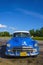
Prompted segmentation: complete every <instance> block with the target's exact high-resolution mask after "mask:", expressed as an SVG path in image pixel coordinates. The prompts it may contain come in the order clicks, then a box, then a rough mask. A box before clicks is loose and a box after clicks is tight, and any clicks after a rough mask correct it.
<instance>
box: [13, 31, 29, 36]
mask: <svg viewBox="0 0 43 65" xmlns="http://www.w3.org/2000/svg"><path fill="white" fill-rule="evenodd" d="M13 37H30V34H29V33H23V32H20V33H14V34H13Z"/></svg>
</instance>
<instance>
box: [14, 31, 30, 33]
mask: <svg viewBox="0 0 43 65" xmlns="http://www.w3.org/2000/svg"><path fill="white" fill-rule="evenodd" d="M20 32H23V33H29V31H15V32H14V33H20Z"/></svg>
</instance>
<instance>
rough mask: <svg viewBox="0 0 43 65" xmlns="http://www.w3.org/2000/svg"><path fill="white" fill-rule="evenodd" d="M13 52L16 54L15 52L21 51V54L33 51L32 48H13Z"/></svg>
mask: <svg viewBox="0 0 43 65" xmlns="http://www.w3.org/2000/svg"><path fill="white" fill-rule="evenodd" d="M12 51H13V52H15V51H19V52H24V51H25V52H33V49H32V48H23V47H22V48H13V49H12Z"/></svg>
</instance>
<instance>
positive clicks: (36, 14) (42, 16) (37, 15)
mask: <svg viewBox="0 0 43 65" xmlns="http://www.w3.org/2000/svg"><path fill="white" fill-rule="evenodd" d="M16 10H17V11H20V12H22V13H25V14H26V15H31V16H35V17H38V18H41V19H43V15H42V14H40V13H35V12H32V11H27V10H25V9H20V8H18V9H16Z"/></svg>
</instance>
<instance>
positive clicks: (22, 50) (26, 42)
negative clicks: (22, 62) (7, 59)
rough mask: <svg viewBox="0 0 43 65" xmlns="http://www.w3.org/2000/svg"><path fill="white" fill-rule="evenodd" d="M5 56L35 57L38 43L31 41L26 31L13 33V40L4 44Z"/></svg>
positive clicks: (37, 52)
mask: <svg viewBox="0 0 43 65" xmlns="http://www.w3.org/2000/svg"><path fill="white" fill-rule="evenodd" d="M5 54H6V55H7V56H37V55H38V54H39V46H38V42H37V41H35V40H33V39H32V38H31V36H30V33H29V32H28V31H15V32H14V34H13V38H11V39H10V40H9V41H8V42H6V51H5Z"/></svg>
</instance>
